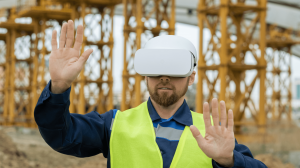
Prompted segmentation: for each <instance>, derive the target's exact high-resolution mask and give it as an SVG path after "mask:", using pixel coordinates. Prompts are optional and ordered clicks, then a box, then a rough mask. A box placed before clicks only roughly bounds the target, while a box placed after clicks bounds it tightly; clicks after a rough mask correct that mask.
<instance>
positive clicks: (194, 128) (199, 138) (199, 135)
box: [190, 125, 205, 144]
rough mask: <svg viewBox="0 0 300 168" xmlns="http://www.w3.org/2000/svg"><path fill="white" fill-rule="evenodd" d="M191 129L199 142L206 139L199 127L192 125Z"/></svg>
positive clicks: (201, 142)
mask: <svg viewBox="0 0 300 168" xmlns="http://www.w3.org/2000/svg"><path fill="white" fill-rule="evenodd" d="M190 130H191V132H192V134H193V136H194V138H195V139H196V140H197V142H198V144H203V142H204V141H205V140H204V138H203V136H202V135H201V133H200V131H199V130H198V128H196V127H195V126H194V125H191V126H190Z"/></svg>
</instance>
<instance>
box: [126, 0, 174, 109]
mask: <svg viewBox="0 0 300 168" xmlns="http://www.w3.org/2000/svg"><path fill="white" fill-rule="evenodd" d="M168 10H170V12H168ZM123 16H124V20H125V24H124V60H123V63H124V64H123V65H124V69H123V75H122V76H123V89H122V101H121V110H122V111H124V110H126V109H129V108H132V107H136V106H138V105H139V104H141V103H142V101H143V98H144V95H145V93H146V86H145V85H144V88H143V86H142V84H144V83H142V81H143V77H142V76H140V75H138V74H136V73H135V71H134V69H133V59H134V54H135V52H136V51H137V50H138V49H140V48H141V47H142V46H143V44H144V43H145V42H146V41H147V40H149V38H152V37H155V36H158V35H160V34H170V35H174V33H175V0H166V1H163V0H146V1H142V0H123ZM163 22H166V23H167V26H165V25H163ZM153 23H154V24H153Z"/></svg>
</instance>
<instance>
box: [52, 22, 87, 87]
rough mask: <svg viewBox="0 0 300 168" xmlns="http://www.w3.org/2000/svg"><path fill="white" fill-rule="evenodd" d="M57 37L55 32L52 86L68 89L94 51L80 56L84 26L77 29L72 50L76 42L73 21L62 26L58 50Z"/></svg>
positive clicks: (53, 36)
mask: <svg viewBox="0 0 300 168" xmlns="http://www.w3.org/2000/svg"><path fill="white" fill-rule="evenodd" d="M56 36H57V32H56V31H55V30H54V31H53V33H52V41H51V45H52V51H51V54H50V58H49V70H50V76H51V80H52V86H57V87H59V88H62V89H67V88H69V87H70V86H71V83H72V82H73V81H74V80H75V79H76V78H77V76H78V74H79V73H80V71H81V70H82V68H83V67H84V64H85V62H86V60H87V59H88V57H89V55H90V54H91V53H92V52H93V50H92V49H88V50H86V51H85V52H83V54H82V55H81V56H80V55H79V53H80V48H81V45H82V41H83V27H82V25H79V26H78V27H77V34H76V40H75V44H74V47H73V48H72V46H73V41H74V23H73V21H71V20H69V21H68V23H64V24H63V26H62V29H61V35H60V39H59V48H57V41H56Z"/></svg>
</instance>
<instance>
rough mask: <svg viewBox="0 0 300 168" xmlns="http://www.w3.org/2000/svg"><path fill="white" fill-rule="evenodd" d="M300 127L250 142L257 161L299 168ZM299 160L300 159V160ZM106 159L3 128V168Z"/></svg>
mask: <svg viewBox="0 0 300 168" xmlns="http://www.w3.org/2000/svg"><path fill="white" fill-rule="evenodd" d="M299 132H300V128H298V127H297V126H284V125H280V124H273V125H272V127H271V128H268V133H269V134H272V135H275V140H274V141H273V142H269V143H267V144H264V143H248V144H245V145H247V146H248V147H249V148H250V150H251V151H252V153H253V154H254V156H255V158H256V159H258V160H261V161H263V162H264V163H265V164H266V165H267V166H268V167H269V168H300V167H298V165H297V163H296V162H297V161H300V154H299V156H298V155H297V156H296V157H294V159H295V160H296V162H295V163H294V165H293V164H291V163H288V162H289V161H290V160H291V159H290V158H291V155H290V152H291V151H299V153H300V143H299V139H300V134H299ZM298 157H299V158H298ZM106 161H107V160H106V158H104V157H103V156H102V154H99V155H97V156H93V157H88V158H76V157H73V156H68V155H64V154H60V153H58V152H56V151H54V150H53V149H51V148H50V147H49V146H48V145H47V144H46V143H45V142H44V140H43V139H42V137H41V135H40V133H39V131H38V130H37V129H29V128H23V127H0V168H106Z"/></svg>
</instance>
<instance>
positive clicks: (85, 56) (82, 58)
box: [77, 48, 93, 66]
mask: <svg viewBox="0 0 300 168" xmlns="http://www.w3.org/2000/svg"><path fill="white" fill-rule="evenodd" d="M92 52H93V49H91V48H90V49H88V50H85V51H84V52H83V53H82V55H81V56H80V57H79V59H78V60H77V63H78V64H80V66H83V65H84V64H85V62H86V60H88V58H89V57H90V55H91V54H92Z"/></svg>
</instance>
